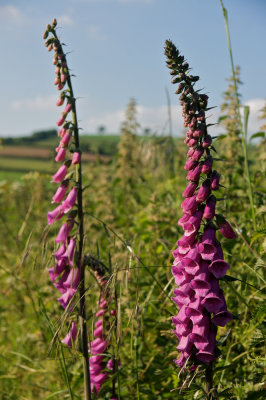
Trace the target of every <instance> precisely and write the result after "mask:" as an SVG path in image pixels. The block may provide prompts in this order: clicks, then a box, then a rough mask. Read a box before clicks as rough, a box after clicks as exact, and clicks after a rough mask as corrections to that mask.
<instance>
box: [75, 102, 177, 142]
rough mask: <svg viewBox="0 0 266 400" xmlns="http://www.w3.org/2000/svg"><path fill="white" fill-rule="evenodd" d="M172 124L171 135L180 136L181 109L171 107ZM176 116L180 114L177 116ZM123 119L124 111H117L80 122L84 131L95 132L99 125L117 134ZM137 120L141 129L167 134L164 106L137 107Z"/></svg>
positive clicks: (166, 114)
mask: <svg viewBox="0 0 266 400" xmlns="http://www.w3.org/2000/svg"><path fill="white" fill-rule="evenodd" d="M171 111H172V124H173V133H174V134H175V135H180V134H181V133H182V129H183V121H182V119H181V118H182V117H181V108H180V107H178V108H176V107H174V106H172V109H171ZM177 114H180V115H179V116H177ZM124 119H125V109H118V110H116V111H114V112H107V113H104V114H98V115H97V116H95V117H91V118H88V119H86V120H83V121H82V122H81V125H82V127H83V128H84V131H86V132H95V131H96V130H97V128H98V127H99V126H100V125H104V126H106V128H107V132H110V133H115V132H119V130H120V126H121V123H122V122H123V121H124ZM137 119H138V122H139V123H140V125H141V128H142V129H145V128H150V129H151V130H152V132H157V133H159V134H161V133H163V132H168V127H167V121H168V109H167V106H166V105H162V106H158V107H146V106H141V105H138V106H137Z"/></svg>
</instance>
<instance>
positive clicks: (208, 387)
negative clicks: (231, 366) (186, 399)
mask: <svg viewBox="0 0 266 400" xmlns="http://www.w3.org/2000/svg"><path fill="white" fill-rule="evenodd" d="M205 379H206V393H207V395H208V399H211V392H212V388H213V372H212V363H210V364H209V365H207V367H206V370H205Z"/></svg>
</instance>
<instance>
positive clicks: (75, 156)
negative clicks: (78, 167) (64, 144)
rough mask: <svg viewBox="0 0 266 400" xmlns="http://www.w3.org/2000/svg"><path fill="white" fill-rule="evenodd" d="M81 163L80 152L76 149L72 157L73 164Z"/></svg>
mask: <svg viewBox="0 0 266 400" xmlns="http://www.w3.org/2000/svg"><path fill="white" fill-rule="evenodd" d="M79 163H80V153H78V152H77V151H75V152H74V153H73V157H72V164H74V165H75V164H79Z"/></svg>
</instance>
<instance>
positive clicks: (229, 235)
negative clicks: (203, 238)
mask: <svg viewBox="0 0 266 400" xmlns="http://www.w3.org/2000/svg"><path fill="white" fill-rule="evenodd" d="M218 226H219V229H220V232H221V234H222V235H223V236H224V237H225V238H226V239H236V233H235V231H234V230H233V228H232V227H231V225H230V224H229V222H228V221H226V219H225V220H224V221H223V222H221V223H219V222H218Z"/></svg>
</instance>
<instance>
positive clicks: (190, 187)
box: [183, 182, 198, 197]
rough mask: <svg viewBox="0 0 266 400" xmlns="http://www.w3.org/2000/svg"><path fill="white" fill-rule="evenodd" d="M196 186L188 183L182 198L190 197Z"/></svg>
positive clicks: (193, 183)
mask: <svg viewBox="0 0 266 400" xmlns="http://www.w3.org/2000/svg"><path fill="white" fill-rule="evenodd" d="M197 186H198V184H197V183H195V182H189V184H188V185H187V187H186V189H185V190H184V192H183V197H191V196H193V194H194V193H195V191H196V189H197Z"/></svg>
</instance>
